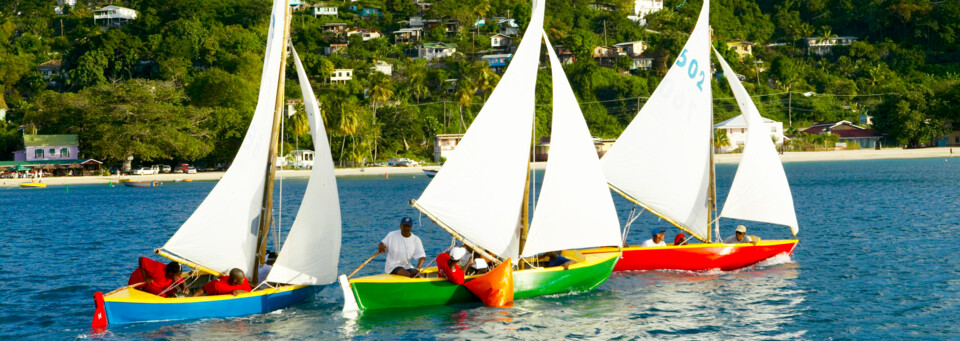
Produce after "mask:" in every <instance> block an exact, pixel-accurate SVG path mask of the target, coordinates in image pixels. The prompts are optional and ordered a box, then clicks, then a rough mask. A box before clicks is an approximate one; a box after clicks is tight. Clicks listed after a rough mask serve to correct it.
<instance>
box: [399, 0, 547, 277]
mask: <svg viewBox="0 0 960 341" xmlns="http://www.w3.org/2000/svg"><path fill="white" fill-rule="evenodd" d="M543 13H544V6H543V1H534V4H533V12H532V16H531V20H530V24H529V25H528V26H527V30H526V32H524V35H523V37H524V39H523V41H522V42H521V43H520V46H519V47H518V48H517V52H516V54H514V57H513V60H512V61H511V62H510V66H509V67H508V68H507V70H506V72H505V73H504V74H503V77H502V78H501V80H500V82H499V83H498V84H497V87H496V88H495V89H494V90H493V93H492V94H491V95H490V99H489V100H488V101H487V102H486V103H484V106H483V108H482V109H480V113H479V114H478V115H477V117H476V119H475V120H474V121H473V123H472V124H471V125H470V129H468V130H467V132H466V134H464V136H463V139H462V140H461V141H460V143H459V144H458V145H457V153H456V154H455V155H453V156H451V157H450V158H449V159H448V160H447V161H446V163H444V165H443V168H442V169H441V170H440V172H439V173H437V175H436V177H434V179H433V181H431V182H430V185H428V186H427V188H426V189H425V190H424V191H423V194H422V195H421V196H420V198H419V199H418V200H417V201H416V204H415V205H416V207H417V208H418V209H420V210H421V211H423V212H424V213H425V214H427V215H429V216H431V218H432V219H434V220H435V221H437V223H438V224H440V225H441V226H443V227H444V228H446V229H449V230H452V231H451V232H453V233H455V234H457V235H459V236H461V237H463V238H464V239H465V240H468V241H470V242H471V243H473V244H475V245H477V246H479V247H482V248H484V249H486V250H487V251H490V252H492V253H494V254H496V255H497V256H499V257H502V258H504V259H506V258H511V257H512V258H513V259H517V257H516V256H517V254H518V252H519V237H520V235H519V225H518V222H519V221H520V219H521V217H520V211H521V205H522V202H523V192H524V187H525V183H526V178H527V164H528V162H529V157H530V153H529V152H530V148H529V146H530V143H531V140H532V135H533V132H532V130H533V117H534V97H535V90H536V79H537V66H538V63H539V59H540V58H539V57H540V41H541V40H540V36H541V32H542V29H543ZM525 146H526V147H525ZM523 219H525V217H524V218H523Z"/></svg>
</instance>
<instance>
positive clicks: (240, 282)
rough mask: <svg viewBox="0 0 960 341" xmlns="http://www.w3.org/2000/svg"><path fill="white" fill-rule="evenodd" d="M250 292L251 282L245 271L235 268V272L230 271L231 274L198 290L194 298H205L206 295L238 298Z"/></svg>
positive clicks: (223, 275)
mask: <svg viewBox="0 0 960 341" xmlns="http://www.w3.org/2000/svg"><path fill="white" fill-rule="evenodd" d="M250 290H251V289H250V282H248V281H247V278H246V277H244V276H243V270H240V269H237V268H233V270H230V274H221V275H220V278H218V279H217V280H214V281H210V283H207V284H206V285H204V286H203V288H201V289H197V291H196V292H195V293H194V294H193V296H203V295H204V294H206V295H209V296H214V295H226V294H231V295H233V296H237V295H239V294H242V293H245V292H250Z"/></svg>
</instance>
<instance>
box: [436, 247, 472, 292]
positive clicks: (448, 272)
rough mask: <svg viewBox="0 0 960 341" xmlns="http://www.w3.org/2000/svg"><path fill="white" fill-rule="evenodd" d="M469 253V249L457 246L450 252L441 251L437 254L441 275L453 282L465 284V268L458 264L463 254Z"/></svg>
mask: <svg viewBox="0 0 960 341" xmlns="http://www.w3.org/2000/svg"><path fill="white" fill-rule="evenodd" d="M466 254H467V249H464V248H462V247H455V248H453V249H451V250H450V251H449V252H444V253H441V254H440V255H438V256H437V270H438V271H437V272H438V273H439V274H440V277H443V278H446V279H447V280H448V281H450V282H451V283H453V284H463V276H464V272H463V269H461V268H460V264H457V262H458V261H460V259H463V256H464V255H466Z"/></svg>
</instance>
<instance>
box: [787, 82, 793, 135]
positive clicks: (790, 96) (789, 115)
mask: <svg viewBox="0 0 960 341" xmlns="http://www.w3.org/2000/svg"><path fill="white" fill-rule="evenodd" d="M787 120H788V123H789V124H788V125H787V127H789V128H793V91H790V89H787Z"/></svg>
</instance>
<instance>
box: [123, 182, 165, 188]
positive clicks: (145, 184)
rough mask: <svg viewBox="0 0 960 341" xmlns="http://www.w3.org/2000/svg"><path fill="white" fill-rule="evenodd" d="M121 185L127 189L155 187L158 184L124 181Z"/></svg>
mask: <svg viewBox="0 0 960 341" xmlns="http://www.w3.org/2000/svg"><path fill="white" fill-rule="evenodd" d="M123 185H124V186H127V187H157V186H158V185H159V184H158V183H156V182H135V181H124V182H123Z"/></svg>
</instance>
